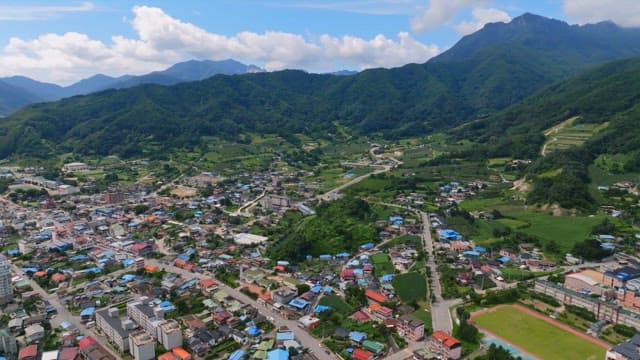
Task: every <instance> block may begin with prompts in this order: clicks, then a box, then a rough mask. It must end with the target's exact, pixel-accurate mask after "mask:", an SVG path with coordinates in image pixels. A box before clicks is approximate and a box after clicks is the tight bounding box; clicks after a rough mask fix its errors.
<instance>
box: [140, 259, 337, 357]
mask: <svg viewBox="0 0 640 360" xmlns="http://www.w3.org/2000/svg"><path fill="white" fill-rule="evenodd" d="M146 262H147V264H151V265H154V266H157V267H158V268H160V269H161V268H164V269H165V270H167V271H170V272H173V273H176V274H180V275H182V276H183V277H185V278H194V277H195V278H198V279H215V278H214V277H212V276H207V275H205V274H202V273H192V272H189V271H186V270H183V269H181V268H178V267H176V266H173V265H167V264H163V263H161V262H159V261H157V260H155V259H147V260H146ZM218 283H219V287H220V288H221V289H222V290H224V291H225V292H226V293H227V294H229V295H230V296H232V297H234V298H236V299H238V300H239V301H241V302H243V303H245V304H249V305H251V306H253V307H255V308H256V309H258V310H259V311H260V313H261V314H263V315H265V316H267V317H271V318H273V321H272V322H273V323H274V324H275V325H276V326H277V327H280V326H286V327H288V328H289V329H291V331H293V332H294V333H295V334H296V338H297V339H298V341H299V342H300V344H302V346H304V347H307V348H309V350H310V351H311V353H312V354H313V355H315V356H316V357H317V358H318V359H319V360H333V359H336V357H335V356H334V355H329V354H327V353H325V349H324V348H323V347H321V346H320V342H319V340H318V339H314V338H313V337H311V335H310V334H309V333H308V332H306V331H305V330H304V329H301V328H300V327H298V322H297V321H294V320H286V319H284V318H282V317H281V316H280V315H279V314H277V313H276V312H275V311H272V310H271V308H270V307H269V306H263V305H260V304H258V303H257V302H256V301H255V300H253V299H251V298H250V297H248V296H247V295H245V294H243V293H241V292H240V291H238V290H236V289H234V288H232V287H230V286H228V285H225V284H224V283H222V282H220V281H218Z"/></svg>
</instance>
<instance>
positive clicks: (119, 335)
mask: <svg viewBox="0 0 640 360" xmlns="http://www.w3.org/2000/svg"><path fill="white" fill-rule="evenodd" d="M96 327H97V328H98V329H99V330H100V331H102V332H103V333H104V335H105V336H106V337H107V339H108V340H109V342H110V343H112V344H113V345H115V347H116V348H117V349H118V350H119V351H120V352H123V353H124V352H127V351H128V350H129V333H130V332H131V331H132V330H133V329H135V328H136V325H135V324H134V323H133V321H131V320H126V321H122V320H121V319H120V314H119V310H118V309H117V308H111V309H104V310H100V311H97V312H96Z"/></svg>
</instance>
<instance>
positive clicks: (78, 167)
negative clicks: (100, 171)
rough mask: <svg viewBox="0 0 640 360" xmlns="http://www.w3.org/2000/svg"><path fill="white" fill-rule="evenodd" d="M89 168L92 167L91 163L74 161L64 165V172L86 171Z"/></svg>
mask: <svg viewBox="0 0 640 360" xmlns="http://www.w3.org/2000/svg"><path fill="white" fill-rule="evenodd" d="M89 169H90V167H89V165H87V164H85V163H81V162H73V163H69V164H64V165H62V171H63V172H74V171H85V170H89Z"/></svg>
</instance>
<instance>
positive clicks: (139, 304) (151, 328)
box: [127, 297, 164, 336]
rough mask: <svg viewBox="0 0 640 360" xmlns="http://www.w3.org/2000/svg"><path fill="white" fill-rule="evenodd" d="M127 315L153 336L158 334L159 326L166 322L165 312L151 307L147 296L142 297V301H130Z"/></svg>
mask: <svg viewBox="0 0 640 360" xmlns="http://www.w3.org/2000/svg"><path fill="white" fill-rule="evenodd" d="M127 316H129V317H130V318H131V320H133V321H134V322H135V323H136V324H138V325H140V326H141V327H142V328H143V329H144V330H145V331H146V332H148V333H149V334H153V336H156V334H157V333H158V331H157V329H158V326H160V324H162V323H163V322H164V312H163V311H162V310H161V309H159V308H156V309H154V308H153V307H151V305H149V299H148V298H146V297H143V298H141V299H140V301H134V302H130V303H128V304H127Z"/></svg>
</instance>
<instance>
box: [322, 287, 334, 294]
mask: <svg viewBox="0 0 640 360" xmlns="http://www.w3.org/2000/svg"><path fill="white" fill-rule="evenodd" d="M323 291H324V292H325V293H331V292H333V288H332V287H331V286H325V287H324V289H323Z"/></svg>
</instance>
